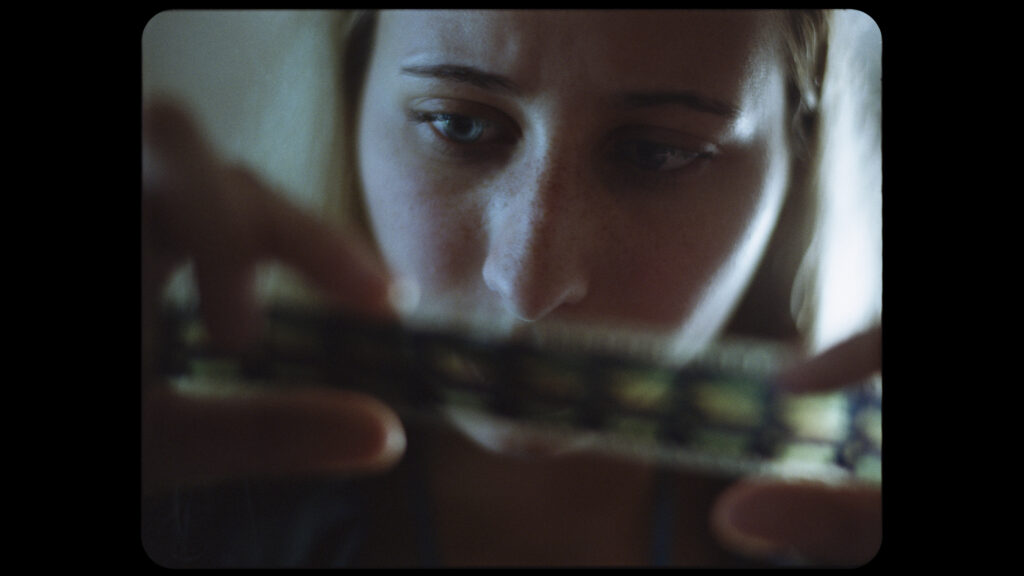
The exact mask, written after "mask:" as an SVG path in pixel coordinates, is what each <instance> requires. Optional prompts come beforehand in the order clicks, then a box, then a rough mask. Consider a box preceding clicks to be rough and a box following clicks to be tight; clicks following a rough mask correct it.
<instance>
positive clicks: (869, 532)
mask: <svg viewBox="0 0 1024 576" xmlns="http://www.w3.org/2000/svg"><path fill="white" fill-rule="evenodd" d="M711 523H712V530H713V531H714V533H715V534H716V536H718V538H719V540H721V541H722V543H723V544H724V545H726V546H727V547H728V548H731V549H733V550H736V551H737V552H739V553H741V554H744V555H747V556H754V557H759V558H763V559H780V558H781V559H785V560H790V561H797V562H800V563H805V562H806V563H820V564H826V565H839V566H858V565H862V564H865V563H867V562H869V561H871V559H872V558H873V557H874V556H875V555H876V554H877V553H878V550H879V548H880V546H881V543H882V496H881V491H880V490H879V489H878V488H877V487H870V486H858V485H843V486H839V485H828V484H823V483H814V482H809V481H799V482H798V481H792V482H785V481H767V480H747V481H742V482H739V483H737V484H734V485H733V486H731V487H730V488H729V489H727V490H726V491H725V492H724V493H723V494H722V495H721V496H720V497H719V499H718V500H717V501H716V502H715V505H714V508H713V509H712V516H711Z"/></svg>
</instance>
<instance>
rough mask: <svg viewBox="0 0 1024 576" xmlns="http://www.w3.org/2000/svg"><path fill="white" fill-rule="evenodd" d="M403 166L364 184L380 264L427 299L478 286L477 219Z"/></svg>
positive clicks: (462, 203)
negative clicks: (407, 278) (416, 284)
mask: <svg viewBox="0 0 1024 576" xmlns="http://www.w3.org/2000/svg"><path fill="white" fill-rule="evenodd" d="M404 166H405V167H404V168H403V167H392V168H391V169H390V170H389V171H388V172H387V173H386V174H387V175H386V176H382V177H379V178H376V179H375V180H371V179H367V181H366V182H365V185H366V195H367V198H366V200H367V201H366V204H367V209H368V210H369V213H370V220H371V225H372V226H373V230H374V234H375V237H376V239H377V242H378V243H379V245H380V248H381V250H382V252H383V254H384V257H385V259H386V260H387V262H388V263H389V265H390V266H391V267H392V269H393V270H395V271H396V272H398V273H399V274H402V275H404V276H411V277H413V278H415V279H416V280H417V281H418V282H419V283H420V288H421V289H422V290H424V291H425V292H426V293H428V294H429V293H431V292H434V293H441V292H446V291H449V290H452V289H456V288H465V285H466V284H467V283H471V282H476V281H478V280H479V279H478V278H477V277H478V276H479V275H480V269H481V267H482V266H483V255H482V253H481V250H482V247H484V246H486V242H485V240H484V239H483V238H482V237H481V228H480V226H479V216H478V214H477V213H476V211H475V210H473V208H472V206H470V205H467V203H466V202H465V201H463V199H462V198H459V197H457V196H455V195H453V194H451V193H447V194H446V193H444V191H443V190H441V189H440V188H442V186H440V184H439V183H438V182H437V181H435V180H433V179H432V178H431V177H430V176H429V175H425V174H424V173H423V172H422V171H419V170H416V169H415V168H414V167H410V165H409V164H405V165H404Z"/></svg>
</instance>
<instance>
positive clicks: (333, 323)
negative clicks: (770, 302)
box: [160, 308, 882, 482]
mask: <svg viewBox="0 0 1024 576" xmlns="http://www.w3.org/2000/svg"><path fill="white" fill-rule="evenodd" d="M267 318H268V323H267V331H266V333H265V336H264V337H263V338H262V339H261V340H260V341H259V342H258V344H257V345H255V346H253V347H251V348H249V349H247V350H246V351H244V352H239V353H230V354H229V353H225V352H223V351H219V350H217V349H216V348H215V347H214V346H212V345H211V343H210V342H209V341H208V339H207V338H206V335H205V331H204V330H203V328H202V324H201V321H200V319H199V318H198V316H197V315H196V314H195V313H192V312H186V311H183V310H179V309H174V310H168V311H166V313H165V321H164V323H163V328H164V331H163V334H162V337H161V350H162V354H161V361H160V369H161V371H162V372H163V373H164V374H165V375H167V376H179V377H189V376H192V377H195V376H201V377H203V378H206V379H208V380H209V379H213V380H226V381H238V380H244V381H246V382H249V383H252V384H268V385H275V386H276V385H287V384H289V383H294V384H303V383H310V382H315V383H326V384H330V385H334V386H339V387H343V388H348V389H353V390H358V391H362V392H366V393H368V394H371V395H373V396H376V397H377V398H380V399H381V400H383V401H384V402H386V403H388V404H389V405H392V406H394V407H396V408H397V409H399V410H411V411H413V412H416V413H421V414H424V413H425V414H439V413H440V412H442V411H451V410H455V411H468V412H470V413H472V414H474V415H484V416H486V417H493V418H500V419H503V420H508V421H512V422H515V423H517V424H518V425H522V426H527V427H530V428H531V429H533V430H535V431H542V432H548V433H552V434H581V433H585V434H588V435H590V436H592V437H595V438H598V439H599V444H600V445H601V446H602V447H604V448H606V449H608V450H611V451H615V452H621V453H628V454H633V455H638V456H641V457H651V458H656V459H658V460H660V461H662V462H665V463H668V464H673V463H675V464H679V465H683V466H688V467H695V468H698V469H701V470H706V471H711V472H719V473H727V474H774V475H783V476H802V477H814V478H837V479H851V480H858V481H867V482H880V480H881V457H882V449H881V448H882V423H881V415H882V410H881V384H880V382H879V381H875V382H870V383H865V384H864V385H862V386H859V387H855V388H851V389H849V390H847V391H843V392H836V393H828V394H813V395H799V396H797V395H785V394H781V393H779V392H777V391H776V390H775V389H774V388H773V387H772V386H771V383H770V376H771V372H772V369H771V367H772V366H777V365H778V362H777V360H778V358H777V357H778V356H779V354H780V352H779V351H778V349H776V348H775V347H772V346H769V345H767V344H758V343H753V342H743V343H738V342H737V343H723V344H720V345H717V346H714V347H712V348H710V349H709V350H706V351H704V352H702V353H701V354H700V355H698V356H697V357H695V358H691V359H689V360H688V361H687V362H686V363H683V364H677V363H672V362H665V361H661V360H655V359H652V357H651V356H645V355H643V354H636V353H616V352H614V351H611V350H609V349H607V348H606V347H597V346H593V345H591V344H592V343H589V344H588V343H586V342H584V343H581V344H578V345H576V346H575V347H574V346H571V345H564V343H563V345H560V346H551V345H543V344H540V343H538V342H535V341H529V340H527V339H518V340H508V339H495V338H487V337H481V336H480V335H479V334H472V333H468V332H466V333H463V332H454V331H446V330H442V329H427V328H423V327H415V328H414V327H410V326H403V325H401V324H398V323H385V322H379V321H370V320H365V319H359V318H355V317H350V316H344V315H338V314H325V313H324V312H322V311H312V310H301V309H297V308H274V309H272V310H270V311H269V313H268V317H267ZM634 352H635V350H634Z"/></svg>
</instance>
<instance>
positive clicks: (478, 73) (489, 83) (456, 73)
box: [402, 64, 520, 94]
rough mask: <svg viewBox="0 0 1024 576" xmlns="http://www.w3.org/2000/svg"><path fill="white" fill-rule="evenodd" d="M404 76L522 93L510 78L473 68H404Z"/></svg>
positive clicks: (445, 66)
mask: <svg viewBox="0 0 1024 576" xmlns="http://www.w3.org/2000/svg"><path fill="white" fill-rule="evenodd" d="M402 74H405V75H408V76H418V77H421V78H436V79H439V80H450V81H454V82H462V83H466V84H472V85H473V86H476V87H478V88H483V89H484V90H493V91H498V92H507V93H510V94H519V93H520V89H519V86H517V85H516V83H515V82H513V81H512V80H510V79H509V78H506V77H505V76H500V75H498V74H492V73H490V72H485V71H483V70H480V69H479V68H474V67H472V66H462V65H459V64H434V65H429V66H403V67H402Z"/></svg>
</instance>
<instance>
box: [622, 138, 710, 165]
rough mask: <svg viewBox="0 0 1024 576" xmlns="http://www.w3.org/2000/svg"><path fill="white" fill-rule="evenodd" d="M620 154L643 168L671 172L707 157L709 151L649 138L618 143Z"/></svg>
mask: <svg viewBox="0 0 1024 576" xmlns="http://www.w3.org/2000/svg"><path fill="white" fill-rule="evenodd" d="M618 152H619V154H620V156H621V157H622V158H623V159H624V160H626V161H627V162H629V163H630V164H633V165H634V166H637V167H638V168H640V169H642V170H648V171H653V172H671V171H673V170H679V169H681V168H685V167H687V166H689V165H690V164H692V163H693V162H696V161H697V160H701V159H704V158H707V157H708V156H709V153H707V152H694V151H692V150H687V149H685V148H680V147H678V146H672V145H669V144H661V143H659V142H651V141H647V140H626V141H624V142H620V143H619V145H618Z"/></svg>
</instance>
